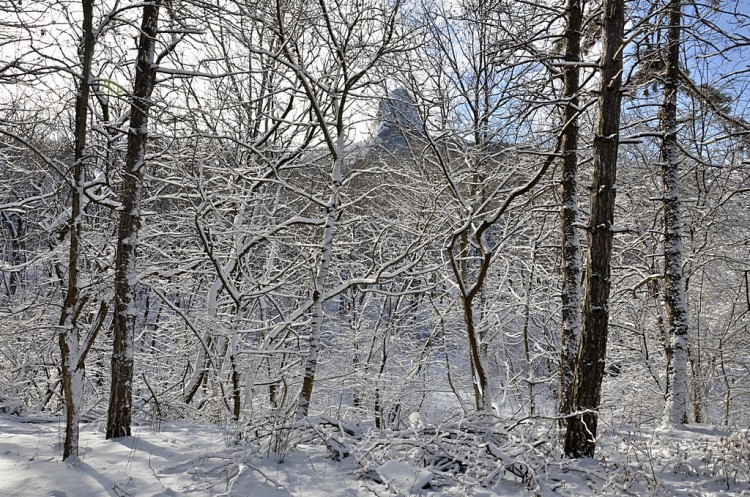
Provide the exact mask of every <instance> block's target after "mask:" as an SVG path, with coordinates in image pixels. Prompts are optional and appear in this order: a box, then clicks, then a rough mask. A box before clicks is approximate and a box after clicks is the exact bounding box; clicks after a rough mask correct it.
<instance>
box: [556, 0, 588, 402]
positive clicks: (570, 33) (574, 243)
mask: <svg viewBox="0 0 750 497" xmlns="http://www.w3.org/2000/svg"><path fill="white" fill-rule="evenodd" d="M582 24H583V8H582V1H581V0H568V2H567V4H566V27H565V58H564V61H565V66H564V68H563V82H564V83H563V84H564V93H563V98H564V100H565V113H564V117H563V120H564V122H563V144H562V155H563V167H562V181H561V182H560V183H561V187H562V194H561V197H562V205H561V209H560V217H561V226H562V242H561V246H562V309H561V320H562V332H561V334H560V405H559V409H558V412H559V413H560V415H562V416H566V415H568V414H569V413H570V412H571V410H572V407H573V378H574V374H575V362H576V353H577V351H578V339H579V336H580V333H581V255H580V251H581V248H580V241H579V238H578V230H577V227H576V223H577V222H578V178H577V176H578V116H579V114H580V109H579V105H580V99H579V95H578V94H579V93H580V90H581V88H580V83H579V72H580V67H579V64H580V63H581V27H582Z"/></svg>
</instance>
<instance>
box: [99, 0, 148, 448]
mask: <svg viewBox="0 0 750 497" xmlns="http://www.w3.org/2000/svg"><path fill="white" fill-rule="evenodd" d="M160 5H161V1H160V0H155V1H153V2H152V3H148V4H146V5H145V6H144V7H143V20H142V24H141V35H140V39H139V42H138V55H137V61H136V70H135V84H134V86H133V100H132V103H131V106H130V127H129V129H128V145H127V152H126V156H125V168H124V171H123V184H122V194H121V202H122V211H120V223H119V229H118V235H117V255H116V258H115V309H114V320H113V332H114V333H113V334H114V344H113V348H112V387H111V391H110V398H109V410H108V416H107V433H106V437H107V438H108V439H109V438H116V437H122V436H130V422H131V418H132V407H133V398H132V397H133V355H134V337H135V330H134V327H135V319H136V314H137V309H136V308H135V287H136V283H137V277H136V271H135V263H136V249H137V247H138V230H139V228H140V223H141V196H142V190H143V172H144V167H145V158H146V142H147V140H148V117H149V110H150V108H151V93H152V92H153V89H154V77H155V74H156V68H155V66H154V52H155V49H156V35H157V24H158V21H159V7H160Z"/></svg>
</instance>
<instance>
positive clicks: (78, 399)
mask: <svg viewBox="0 0 750 497" xmlns="http://www.w3.org/2000/svg"><path fill="white" fill-rule="evenodd" d="M81 6H82V11H83V20H82V25H81V27H82V33H81V42H80V45H79V51H78V53H79V57H80V60H81V71H80V74H78V75H77V78H78V80H77V82H76V87H77V88H76V100H75V121H74V122H75V129H74V131H73V133H74V140H75V145H74V150H73V178H72V184H71V206H70V221H69V224H68V226H67V231H68V236H69V238H70V245H69V248H68V284H67V288H66V290H65V299H64V301H63V309H62V314H61V316H60V333H59V335H58V336H59V343H60V354H61V357H62V366H61V367H62V379H63V381H62V384H63V394H64V397H65V442H64V445H63V460H65V461H72V462H74V463H75V462H77V459H78V437H79V426H78V425H79V421H80V415H81V413H80V409H81V403H82V401H83V388H84V383H83V382H84V375H85V368H86V356H87V355H88V353H89V351H90V350H91V346H92V345H93V344H94V340H95V339H96V335H97V334H98V332H99V328H100V327H101V324H102V322H103V320H104V318H105V317H106V314H107V306H106V304H104V303H102V307H101V310H100V319H99V320H98V325H96V326H94V327H92V328H91V329H90V331H89V333H87V334H86V336H85V337H84V338H83V340H82V341H81V337H80V336H79V333H80V332H79V328H78V325H77V318H78V314H79V312H80V311H81V309H80V306H81V302H80V301H79V290H80V286H81V282H80V281H79V276H78V271H79V267H78V264H79V260H80V258H81V253H80V239H81V224H82V217H83V215H84V213H83V210H82V207H83V206H82V201H83V189H84V181H85V178H84V175H83V171H84V161H85V151H86V137H87V135H88V125H87V123H88V104H89V94H90V89H91V79H92V78H91V61H92V58H93V56H94V44H95V42H96V40H95V38H94V24H93V17H94V14H93V10H94V9H93V7H94V1H93V0H82V2H81Z"/></svg>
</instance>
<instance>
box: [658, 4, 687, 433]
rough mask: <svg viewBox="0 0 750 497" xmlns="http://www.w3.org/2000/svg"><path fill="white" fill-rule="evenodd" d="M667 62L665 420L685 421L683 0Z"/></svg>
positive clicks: (673, 12) (673, 7) (673, 8)
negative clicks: (680, 125) (680, 112)
mask: <svg viewBox="0 0 750 497" xmlns="http://www.w3.org/2000/svg"><path fill="white" fill-rule="evenodd" d="M668 16H669V21H668V22H669V27H668V30H667V53H666V55H667V60H666V74H665V76H664V84H663V86H664V103H663V105H662V111H661V128H662V143H661V161H662V162H661V167H662V180H663V187H664V302H665V304H666V308H667V316H668V322H669V342H668V343H669V345H668V346H669V351H668V352H669V353H668V355H669V356H670V357H671V359H672V360H671V361H670V362H669V365H668V368H667V378H668V381H667V391H666V404H665V408H664V421H665V422H666V423H668V424H679V423H687V422H688V357H687V354H688V335H689V332H688V326H689V325H688V309H687V301H686V300H685V284H684V281H683V274H682V219H681V215H680V183H679V169H680V151H679V144H678V143H677V94H678V92H679V89H680V35H681V27H680V23H681V22H682V0H671V1H670V2H669V8H668Z"/></svg>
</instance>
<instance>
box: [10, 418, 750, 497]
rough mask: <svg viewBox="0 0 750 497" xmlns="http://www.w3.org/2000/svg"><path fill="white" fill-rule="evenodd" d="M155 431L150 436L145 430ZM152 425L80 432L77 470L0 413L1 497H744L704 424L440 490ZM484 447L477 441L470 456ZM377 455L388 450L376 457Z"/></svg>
mask: <svg viewBox="0 0 750 497" xmlns="http://www.w3.org/2000/svg"><path fill="white" fill-rule="evenodd" d="M154 426H155V427H156V428H158V429H159V431H154V430H153V429H152V427H154ZM154 426H152V425H150V424H142V425H139V426H134V430H133V436H132V437H123V438H120V439H117V440H114V441H111V440H110V441H107V440H105V439H104V433H103V426H100V425H99V424H97V423H86V424H82V425H81V443H80V447H81V452H80V456H81V457H80V464H79V465H77V466H74V465H68V464H65V463H63V462H62V461H61V444H62V433H63V431H64V423H63V422H62V420H60V419H59V418H18V417H14V416H8V415H4V414H2V415H0V475H1V476H0V495H2V496H3V497H39V496H49V497H89V496H92V497H94V496H119V497H131V496H139V497H140V496H143V497H172V496H195V497H203V496H206V497H209V496H211V497H213V496H216V497H219V496H227V497H229V496H235V497H247V496H252V497H281V496H286V497H289V496H294V497H355V496H356V497H370V496H372V497H378V496H385V495H388V496H391V497H397V496H398V497H407V496H415V497H417V496H424V497H452V496H459V495H460V496H465V497H469V496H474V497H501V496H531V495H544V496H558V495H559V496H571V497H572V496H598V495H654V496H695V497H719V496H750V487H749V486H748V476H749V473H750V462H749V459H748V458H749V457H750V436H748V434H747V433H746V432H744V431H739V432H735V433H731V432H729V431H722V430H720V429H717V428H716V427H712V426H709V425H684V426H681V427H680V428H679V429H647V428H643V427H642V428H626V427H620V428H619V430H616V431H615V430H614V429H613V430H612V431H611V432H610V433H608V434H607V435H606V436H605V437H604V438H603V439H602V440H601V442H600V446H599V448H598V449H597V451H598V452H597V458H595V459H583V460H580V461H576V460H573V461H571V460H567V459H561V458H558V457H556V456H554V455H552V454H553V453H554V452H555V449H554V448H553V450H552V451H550V455H549V456H548V459H547V460H546V461H542V464H543V466H542V467H540V466H537V467H533V466H535V465H534V464H532V465H528V464H527V465H521V466H518V465H516V466H514V467H512V466H513V460H514V459H515V460H518V459H516V458H517V457H521V456H522V454H523V453H524V450H525V449H524V447H523V444H522V445H519V446H518V449H516V450H514V451H513V452H512V453H511V452H509V451H503V450H501V449H499V448H497V449H496V450H498V451H499V452H498V454H499V455H498V456H497V457H498V459H497V463H496V464H497V468H498V474H501V473H503V472H504V474H505V475H506V477H505V478H504V479H503V480H500V481H496V480H494V481H496V483H493V484H492V485H491V486H489V487H480V486H478V485H475V486H471V485H468V484H467V481H469V480H463V483H461V484H459V483H458V482H454V484H451V485H449V486H446V485H443V486H440V482H441V481H445V479H444V477H442V476H441V477H440V478H438V476H437V473H434V472H433V471H430V470H429V468H425V467H420V466H419V462H418V461H419V460H422V458H421V457H416V458H412V459H411V460H410V461H409V462H407V461H405V460H397V459H390V460H386V461H383V462H382V463H378V464H376V465H375V466H370V467H369V470H368V469H367V468H364V467H363V466H362V462H363V460H362V459H361V457H362V454H364V453H373V449H374V448H375V449H376V444H373V440H374V439H372V438H370V439H363V440H362V442H364V445H363V446H362V447H361V448H362V451H361V453H360V454H359V455H356V456H347V457H344V458H343V459H342V460H341V461H336V460H333V459H331V458H330V456H329V453H328V451H327V450H326V447H325V446H324V445H323V444H322V443H316V442H314V441H308V442H307V443H300V444H298V445H297V446H296V447H294V448H292V449H290V451H289V453H288V454H287V455H286V457H285V458H284V462H283V463H277V462H276V458H275V457H274V456H273V455H272V454H271V455H269V454H264V453H262V451H258V450H257V446H253V445H252V444H248V445H247V446H237V445H233V444H231V443H228V441H229V440H230V439H231V438H232V437H231V436H230V433H229V431H230V429H229V428H228V427H227V426H225V425H200V424H191V423H166V424H161V423H157V424H156V425H154ZM528 426H531V425H530V424H529V425H528ZM373 434H374V433H373ZM529 434H532V432H529ZM538 436H542V435H541V432H538V433H537V435H534V436H533V437H532V439H536V437H538ZM383 437H385V438H383ZM399 437H402V438H399ZM420 437H421V438H420ZM430 437H432V438H430ZM377 440H380V441H382V442H383V443H384V444H386V445H385V446H383V447H384V449H383V450H385V451H387V452H390V453H392V454H394V455H395V454H396V453H395V452H392V450H393V449H394V448H397V447H398V446H399V444H406V443H408V445H409V446H410V447H412V448H411V449H410V451H407V452H404V453H402V455H408V452H413V451H414V450H415V448H416V447H417V446H418V445H419V443H420V440H421V442H422V445H421V447H422V448H423V449H426V448H427V447H428V445H427V444H426V442H430V441H432V442H433V443H437V444H438V445H433V447H438V446H442V444H444V443H445V442H447V441H448V439H446V438H444V435H441V436H440V437H437V438H435V434H434V433H433V434H420V435H418V434H415V433H413V432H409V431H404V432H390V433H388V434H385V433H381V434H380V435H378V438H377ZM389 440H390V442H389ZM477 442H478V441H477ZM347 443H349V442H347ZM534 443H538V442H534ZM481 446H482V444H481V443H478V444H475V445H474V448H480V447H481ZM251 447H255V448H254V449H252V448H251ZM368 447H369V449H368ZM388 447H390V448H388ZM540 447H541V446H540ZM375 452H378V453H385V452H379V450H378V449H376V450H375ZM423 454H425V453H423ZM527 454H528V453H527ZM412 455H414V454H412ZM514 468H515V469H514ZM524 468H527V469H528V474H529V475H530V478H531V480H530V481H533V482H535V483H534V484H535V485H537V486H536V488H535V489H532V488H529V487H528V486H527V485H525V484H523V483H521V482H518V481H513V480H514V477H513V476H512V475H510V474H509V471H514V470H515V472H516V474H517V473H518V470H519V469H520V470H524ZM433 469H434V468H433ZM469 471H470V472H471V471H473V470H472V469H470V470H469ZM467 476H468V474H467Z"/></svg>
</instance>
